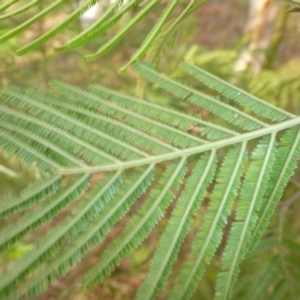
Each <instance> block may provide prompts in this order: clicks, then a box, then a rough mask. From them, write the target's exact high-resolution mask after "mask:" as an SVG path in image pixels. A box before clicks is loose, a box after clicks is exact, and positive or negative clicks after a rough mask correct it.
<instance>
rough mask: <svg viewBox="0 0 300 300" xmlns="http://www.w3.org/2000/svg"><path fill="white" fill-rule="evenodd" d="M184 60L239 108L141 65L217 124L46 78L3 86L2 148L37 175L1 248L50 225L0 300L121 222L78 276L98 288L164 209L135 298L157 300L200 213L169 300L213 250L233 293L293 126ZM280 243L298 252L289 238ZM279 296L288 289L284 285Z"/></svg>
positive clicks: (291, 119) (6, 216)
mask: <svg viewBox="0 0 300 300" xmlns="http://www.w3.org/2000/svg"><path fill="white" fill-rule="evenodd" d="M182 66H183V69H184V70H185V71H186V72H187V75H188V74H191V75H192V76H193V77H195V78H196V79H197V80H200V81H201V82H203V83H204V84H205V85H207V86H209V87H211V88H212V89H215V90H216V91H217V92H219V93H221V95H222V96H224V97H226V98H227V99H229V100H233V101H235V102H237V104H238V106H236V107H235V106H232V105H230V104H227V103H226V101H223V100H221V99H219V98H217V97H212V96H209V95H206V94H203V93H201V92H199V91H198V90H195V89H194V88H193V87H190V86H187V85H186V84H184V83H181V82H178V81H176V80H172V79H169V78H167V77H164V76H162V75H160V74H159V73H157V72H156V71H155V69H154V68H153V67H152V66H151V65H149V64H147V63H138V64H135V69H136V70H137V71H138V72H139V73H140V74H141V76H143V77H145V78H147V79H148V80H150V81H152V82H154V83H156V84H157V85H158V86H160V87H161V88H163V89H164V90H166V91H168V92H171V93H172V94H173V95H174V96H175V97H177V98H179V99H181V100H178V101H189V102H191V103H192V104H194V105H195V106H197V107H199V108H200V109H201V110H206V111H207V112H209V113H212V114H214V115H216V116H217V117H218V118H219V120H218V122H217V123H211V122H207V121H205V120H203V119H201V116H190V115H186V114H182V113H180V112H177V111H174V110H170V109H168V108H164V107H160V106H157V105H154V104H152V103H149V102H146V101H143V100H140V99H136V98H134V97H130V96H127V95H123V94H120V93H118V92H116V91H113V90H110V89H108V88H106V87H103V86H101V85H91V86H89V87H88V88H87V89H86V90H82V89H80V88H78V87H74V86H71V85H68V84H66V83H63V82H59V81H52V82H50V86H51V87H52V91H51V92H48V93H44V92H42V91H38V90H27V91H24V90H22V89H20V88H17V87H13V86H9V87H6V88H3V89H2V91H1V105H0V117H1V121H0V131H1V134H0V141H1V147H2V149H3V150H4V151H5V152H7V153H8V154H13V155H16V156H18V157H19V158H20V159H21V160H22V161H23V162H24V164H32V163H35V164H36V167H37V169H38V170H39V172H40V179H37V180H36V181H35V182H33V183H32V184H31V185H30V186H29V187H27V188H26V189H25V190H24V191H22V193H21V194H20V195H19V196H12V195H9V196H7V197H6V198H4V199H3V200H2V201H1V205H0V217H1V220H2V223H1V224H3V225H2V227H3V228H2V230H1V237H0V251H1V252H2V253H5V252H6V251H8V250H9V249H10V248H11V247H13V246H14V245H15V244H16V243H17V242H19V241H22V240H23V239H24V237H25V238H26V237H27V238H30V236H31V235H32V234H33V231H34V230H39V229H40V228H43V225H44V224H46V223H49V222H53V223H52V224H53V226H52V227H53V229H51V230H50V231H49V232H48V234H46V235H45V236H43V237H41V238H40V240H39V242H38V244H36V245H34V246H33V247H32V249H31V250H30V251H28V252H27V253H26V254H24V255H23V256H22V257H21V258H20V259H19V260H17V261H16V262H15V263H14V264H12V265H11V266H9V267H8V269H7V270H6V271H5V274H4V276H3V278H2V279H1V281H0V298H1V299H2V298H3V299H4V298H5V299H16V298H17V297H19V296H21V295H27V296H28V297H29V298H34V297H35V296H36V295H38V294H40V293H41V292H42V291H43V290H45V289H46V288H47V286H48V285H49V284H51V283H52V282H53V281H54V280H55V279H56V277H57V276H64V275H65V274H67V273H68V271H69V270H70V268H71V267H72V266H74V265H76V264H77V263H79V262H80V261H81V260H83V259H84V257H85V255H86V254H87V253H88V252H89V251H90V250H91V249H92V248H94V247H95V246H96V245H98V244H100V243H102V242H103V240H104V238H105V237H106V236H107V235H108V234H109V233H110V232H111V230H112V229H113V228H114V227H115V225H117V224H118V223H119V222H120V221H121V219H122V218H123V217H124V216H125V215H126V225H125V228H124V230H123V231H122V233H121V234H120V235H119V236H118V238H117V239H115V240H114V241H113V243H111V244H109V245H107V244H104V245H106V246H103V247H105V248H106V249H105V251H103V253H102V255H101V258H100V260H99V262H98V263H97V264H95V265H94V266H93V268H91V269H90V270H89V271H88V272H87V274H86V275H85V276H84V285H85V286H86V287H89V288H91V287H94V286H95V285H96V284H98V283H99V282H101V281H103V280H104V279H105V277H107V276H109V275H110V274H111V272H112V271H113V270H114V268H115V267H116V266H117V265H118V264H119V262H120V261H121V260H122V258H124V257H125V256H127V255H128V254H129V253H131V252H132V251H134V250H135V249H137V248H138V247H139V246H140V244H141V243H142V242H143V241H144V240H145V239H146V238H147V236H148V235H149V234H150V233H151V231H152V230H153V229H154V228H155V227H156V225H157V224H158V223H159V221H160V220H161V219H162V217H164V216H165V213H166V210H167V208H168V207H170V205H171V204H172V203H174V205H173V204H172V205H171V207H172V208H173V206H174V208H173V210H172V213H171V216H170V218H169V221H168V224H167V226H166V228H165V230H164V232H163V234H162V236H161V239H160V242H159V246H158V248H157V250H156V253H155V254H154V257H153V259H152V263H151V266H150V269H149V273H148V275H147V276H146V278H145V281H144V283H143V284H142V285H141V286H140V288H139V290H138V292H137V295H136V299H153V298H155V297H156V296H158V295H159V293H160V292H161V290H163V289H164V288H165V286H166V283H167V280H168V277H169V275H170V274H171V272H172V271H174V270H173V269H174V263H175V261H176V260H177V257H178V254H179V251H180V249H181V246H182V245H183V243H185V241H186V237H187V236H188V235H189V234H190V232H191V229H192V228H193V224H194V222H195V219H196V218H197V215H198V214H199V213H200V211H202V213H203V219H202V221H201V224H200V226H199V228H197V232H196V234H195V235H194V236H193V238H192V243H191V247H190V253H189V255H188V257H187V259H186V262H185V263H184V264H183V265H181V267H180V268H181V270H180V271H179V272H178V274H175V275H176V276H177V275H178V278H177V279H176V286H175V287H174V288H172V291H170V293H169V299H189V298H190V297H191V295H192V294H193V293H194V292H195V290H196V289H197V287H198V283H199V281H200V280H201V278H202V276H203V275H204V273H205V270H206V266H207V265H209V264H210V263H211V262H212V259H213V257H214V256H215V255H216V253H217V251H221V252H222V253H223V254H222V266H221V270H220V273H219V276H218V280H217V284H216V296H215V297H216V299H229V298H230V297H231V295H232V292H233V287H234V284H235V282H236V280H237V278H238V275H239V272H240V266H241V263H242V261H243V259H244V258H245V256H246V255H247V254H248V253H249V252H250V251H254V250H255V249H256V246H257V244H258V242H259V240H260V239H261V237H262V235H263V234H264V232H265V230H266V228H267V226H268V223H269V220H270V218H271V216H272V214H273V212H274V209H275V206H276V204H277V202H278V201H279V200H280V198H281V195H282V193H283V189H284V187H285V186H286V185H287V183H288V181H289V178H290V177H291V175H292V174H293V170H294V169H295V167H296V160H297V158H298V157H299V155H300V143H299V141H300V130H299V125H300V118H299V117H297V116H295V115H293V114H291V113H288V112H286V111H284V110H281V109H279V108H277V107H275V106H272V105H271V104H268V103H266V102H264V101H263V100H261V99H259V98H257V97H254V96H252V95H250V94H248V93H246V92H245V91H243V90H240V89H238V88H236V87H234V86H232V85H231V84H229V83H227V82H225V81H223V80H220V79H218V78H217V77H215V76H213V75H211V74H209V73H207V72H206V71H204V70H202V69H200V68H198V67H196V66H194V65H192V64H190V63H187V62H185V63H183V64H182ZM162 170H163V171H162ZM4 171H5V169H3V170H2V169H1V172H4ZM176 199H177V200H176ZM204 200H205V201H204ZM62 216H64V217H62ZM14 218H18V221H17V223H16V224H14V225H11V224H10V223H11V222H12V220H14ZM228 220H231V221H230V222H228ZM225 226H226V227H225ZM225 228H227V230H230V233H229V237H228V239H227V241H223V239H224V230H225ZM37 235H38V234H37ZM222 241H223V242H226V246H225V247H223V246H222V245H221V244H222ZM285 246H286V247H287V248H288V249H289V251H295V249H298V248H297V247H299V246H298V245H294V243H293V242H290V241H286V242H285ZM223 248H224V249H223ZM292 259H293V258H292V257H289V260H290V261H291V260H292ZM281 283H282V284H283V285H284V282H282V281H281ZM291 284H292V283H291ZM276 288H278V290H280V291H281V290H282V289H283V290H284V289H285V287H282V289H281V285H280V282H278V285H277V286H276ZM282 293H283V292H282Z"/></svg>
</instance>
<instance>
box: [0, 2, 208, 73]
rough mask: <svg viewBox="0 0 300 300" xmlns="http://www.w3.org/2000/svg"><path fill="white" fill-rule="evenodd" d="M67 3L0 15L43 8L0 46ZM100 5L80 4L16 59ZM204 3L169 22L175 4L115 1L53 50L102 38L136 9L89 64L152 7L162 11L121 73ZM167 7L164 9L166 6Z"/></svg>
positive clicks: (192, 5) (191, 5)
mask: <svg viewBox="0 0 300 300" xmlns="http://www.w3.org/2000/svg"><path fill="white" fill-rule="evenodd" d="M14 2H16V1H10V2H9V3H7V4H6V5H2V6H1V7H0V12H1V11H5V10H6V9H7V8H8V7H10V6H11V5H13V4H14ZM67 2H68V1H66V0H57V1H54V2H52V3H50V4H48V3H47V4H46V3H42V2H41V1H40V0H33V1H31V2H30V3H27V4H25V5H24V6H22V7H18V8H17V9H15V10H14V11H12V12H9V13H6V14H3V15H2V16H1V15H0V20H1V19H6V18H9V17H11V16H14V15H17V14H21V13H23V12H26V11H27V10H29V9H30V8H32V7H35V6H37V5H38V4H40V3H41V4H42V5H43V9H42V10H41V11H40V12H37V13H36V14H35V15H33V16H32V17H30V18H29V19H27V20H26V21H24V22H23V23H21V24H20V25H18V26H17V27H15V28H14V29H12V30H10V31H8V32H6V33H5V34H3V35H2V36H0V43H4V42H5V41H7V40H9V39H11V38H12V37H14V36H16V35H18V34H19V33H21V32H23V31H24V30H26V29H27V28H28V27H29V26H30V25H32V24H34V23H35V22H37V21H39V20H40V19H41V18H44V17H47V16H48V15H49V14H50V13H51V12H53V10H56V9H58V8H60V7H63V6H64V5H68V4H67ZM98 2H99V0H86V1H85V2H84V3H83V4H81V5H80V6H79V7H78V8H76V9H74V10H73V11H72V12H71V13H70V14H69V15H68V16H67V17H66V18H65V19H64V20H63V21H61V22H59V23H58V24H57V25H55V26H53V27H52V28H50V29H48V30H47V31H46V32H45V33H43V34H42V35H40V36H38V37H37V38H35V39H34V40H33V41H31V42H29V43H28V44H27V45H25V46H24V47H22V48H20V49H18V50H17V51H16V52H17V54H18V55H24V54H26V53H27V52H29V51H32V50H33V49H35V48H37V47H40V46H41V45H43V44H44V43H46V42H47V41H49V40H50V39H52V38H54V37H55V36H56V35H58V34H60V33H61V32H62V31H63V30H64V29H65V28H66V27H67V26H69V25H70V24H71V23H72V22H73V21H75V20H76V19H77V18H79V17H80V16H81V15H82V14H84V13H85V12H86V11H87V10H88V9H90V8H91V7H93V6H94V5H96V4H97V3H98ZM206 2H207V0H198V1H196V0H191V1H188V2H187V4H186V8H185V9H184V11H183V13H182V14H181V15H180V16H179V17H175V18H171V15H172V12H173V11H174V9H175V8H176V6H177V5H179V3H178V0H168V1H166V3H162V1H161V0H151V1H141V0H129V1H128V2H127V3H124V0H118V1H115V2H114V3H112V4H111V6H110V7H109V8H108V9H107V10H106V11H104V12H103V13H102V15H100V16H99V18H98V20H97V21H96V22H94V23H93V24H92V25H91V26H89V27H88V28H87V29H85V30H83V31H82V32H80V33H79V34H78V35H76V36H75V37H74V38H72V39H71V40H70V41H68V42H67V43H65V44H64V45H61V46H58V47H56V48H55V49H56V50H57V51H66V50H70V49H72V48H75V47H79V46H82V45H84V44H86V43H88V42H90V41H91V40H93V39H95V38H97V37H99V36H102V35H104V34H105V33H106V32H107V30H109V29H110V28H111V27H113V26H114V25H116V24H117V23H118V22H120V21H121V19H122V18H123V17H124V16H125V15H126V14H127V13H129V12H131V11H133V10H136V8H137V9H138V12H137V13H136V15H135V16H133V17H132V18H131V19H130V20H129V21H128V22H126V24H123V26H122V27H121V29H120V30H118V31H117V32H116V34H115V35H114V36H113V37H112V38H110V39H109V40H108V41H107V42H106V43H104V44H103V45H102V46H101V47H100V48H99V50H98V51H96V52H95V53H93V54H89V55H86V58H87V59H88V60H93V59H96V58H98V57H99V56H101V55H103V54H105V53H106V52H107V51H109V50H110V49H111V48H112V47H113V46H115V45H116V44H117V43H119V42H120V41H121V40H122V39H123V38H124V36H125V35H126V34H127V33H128V32H129V31H131V30H133V29H134V28H135V27H136V24H138V23H139V22H140V21H141V20H143V19H144V18H146V16H147V15H148V14H149V13H150V11H152V10H153V9H154V8H155V7H157V6H160V7H162V8H161V10H162V12H161V15H160V17H159V18H158V20H157V21H156V23H155V24H154V26H153V28H152V29H151V31H150V32H149V33H148V35H147V36H146V37H145V39H144V41H143V43H142V45H141V46H140V47H139V48H138V50H137V51H136V52H135V53H134V54H133V56H132V57H131V59H130V61H129V62H128V64H126V66H125V67H123V68H122V69H121V71H122V70H125V69H126V67H127V66H128V65H129V64H132V63H133V62H135V61H137V60H139V59H140V58H141V57H143V56H144V54H145V53H146V52H147V51H148V50H149V49H150V47H151V46H152V45H154V44H155V42H156V41H157V40H158V39H159V38H160V37H161V35H162V31H163V29H165V28H166V30H164V33H163V35H164V36H166V35H167V34H168V32H170V30H171V29H172V28H173V27H174V26H176V25H177V24H178V23H179V22H181V21H182V20H183V19H184V18H185V17H186V16H187V15H188V14H190V13H191V12H192V11H194V10H195V9H196V8H198V7H200V6H202V5H204V4H205V3H206ZM165 4H166V5H165Z"/></svg>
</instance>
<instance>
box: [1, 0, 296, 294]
mask: <svg viewBox="0 0 300 300" xmlns="http://www.w3.org/2000/svg"><path fill="white" fill-rule="evenodd" d="M77 2H78V1H69V3H68V4H65V7H64V10H63V11H61V12H60V13H58V14H55V16H53V17H51V18H47V19H46V20H42V21H40V22H38V23H36V24H34V25H33V26H31V27H30V28H29V30H27V31H26V32H25V33H24V34H23V35H21V36H18V37H17V38H13V39H11V40H10V41H8V42H6V43H5V44H3V45H1V46H0V85H1V86H6V85H10V84H17V85H21V86H25V87H31V88H46V83H47V82H48V81H49V80H50V79H52V78H57V79H60V80H63V81H66V82H68V83H70V84H73V85H78V86H81V87H85V86H86V85H88V84H92V83H101V84H103V85H107V86H108V87H110V88H114V89H117V90H118V91H121V92H124V93H127V94H132V95H136V94H137V95H138V96H143V97H144V98H146V99H147V100H148V101H153V102H156V103H158V104H160V105H166V106H171V107H173V108H175V109H179V110H181V111H185V112H188V113H191V114H195V113H201V114H202V117H203V118H204V119H205V118H207V115H206V112H205V111H195V110H194V109H195V108H193V107H191V106H190V105H189V104H188V103H185V102H184V101H176V102H175V101H174V99H173V98H172V97H171V96H170V95H168V94H167V93H163V92H162V91H161V90H158V89H157V88H156V87H155V86H149V85H147V84H145V82H143V80H142V79H141V78H138V76H137V75H136V74H135V73H134V72H133V70H132V69H131V68H128V70H127V72H126V73H125V74H118V73H117V70H118V69H119V68H120V67H121V66H123V65H124V64H125V63H126V62H127V61H128V60H129V58H130V56H131V55H132V53H133V52H134V50H136V49H137V48H138V46H139V45H140V44H141V42H142V40H143V38H144V37H145V35H146V33H147V32H148V31H149V28H150V26H152V25H153V24H154V22H155V20H157V18H158V16H159V12H160V11H159V10H160V7H158V8H157V9H156V10H154V11H153V12H151V13H150V14H149V15H148V17H147V18H146V19H144V20H143V22H142V23H140V25H139V26H138V28H137V29H136V30H135V31H134V32H130V33H129V34H128V35H127V36H126V37H125V39H124V40H123V41H122V42H121V44H119V45H118V46H117V47H115V49H114V50H113V51H112V52H110V53H108V54H107V55H106V56H104V57H102V58H100V59H98V60H96V61H93V62H90V63H88V62H86V61H85V59H84V57H83V53H85V54H86V53H89V52H92V51H93V50H96V49H97V48H98V47H99V46H100V45H101V44H102V43H103V42H104V41H105V38H106V37H105V36H104V37H101V38H99V39H96V40H94V41H93V42H91V43H89V44H88V45H87V46H85V47H83V48H79V49H76V50H72V51H69V52H66V53H55V52H54V50H53V46H55V45H60V44H62V43H64V42H66V41H67V40H68V39H70V38H71V37H72V36H74V35H75V34H76V33H78V32H80V31H81V30H82V28H84V27H85V26H88V25H89V22H92V20H91V19H89V18H88V16H87V15H86V16H85V18H84V19H80V20H78V21H77V23H73V24H72V25H71V26H69V27H68V28H67V30H65V32H64V34H63V35H59V36H58V37H57V38H55V39H54V40H52V41H50V42H48V43H47V44H46V45H45V46H42V47H41V48H39V49H38V50H35V51H32V52H30V53H29V54H27V55H25V56H22V57H18V56H16V55H15V54H14V50H16V49H17V48H19V47H21V46H22V45H23V44H24V42H27V41H29V40H31V39H32V38H33V37H35V36H39V35H41V34H42V33H43V32H44V31H45V30H46V29H47V28H50V27H51V26H53V24H56V23H57V22H58V20H61V19H63V18H64V17H65V15H66V12H68V11H72V10H73V9H74V7H75V6H76V5H77V4H78V3H77ZM102 2H103V3H105V1H104V0H103V1H102ZM102 2H101V3H102ZM186 2H187V1H184V0H182V1H179V3H180V4H181V5H182V7H184V6H185V5H186ZM40 5H42V4H40ZM41 8H42V7H41V6H37V7H36V8H34V9H33V10H40V9H41ZM103 9H105V8H104V7H103V8H99V9H98V11H96V12H95V17H96V18H97V15H99V14H101V11H102V10H103ZM286 10H287V8H286V7H284V6H282V5H278V4H276V3H275V2H274V1H270V0H254V1H252V0H247V1H246V0H231V1H223V0H210V1H209V3H208V4H206V5H205V6H204V7H202V8H201V9H199V11H198V12H197V13H196V14H194V15H193V16H191V17H189V18H188V19H187V20H185V22H184V23H182V25H181V26H180V27H179V30H178V31H177V32H175V33H174V35H173V36H172V37H171V38H170V40H169V42H168V43H167V44H166V45H165V47H164V49H162V51H161V52H160V55H159V57H156V61H155V63H156V64H157V67H158V69H159V70H160V72H162V73H165V74H168V76H171V77H176V78H181V77H182V76H183V72H182V71H181V70H180V69H179V68H178V63H179V62H180V61H181V60H182V59H186V60H188V61H190V62H192V63H195V64H196V65H198V66H200V67H202V68H204V69H206V70H208V71H209V72H211V73H213V74H215V75H217V76H219V77H221V78H223V79H225V80H227V81H230V82H232V83H234V84H236V85H238V86H239V87H242V88H244V89H245V90H247V91H248V92H250V93H252V94H254V95H256V96H258V97H261V98H262V99H264V100H266V101H269V102H270V103H272V104H275V105H277V106H279V107H281V108H283V109H286V110H289V111H292V112H293V113H295V114H299V110H300V104H299V103H300V102H299V95H300V80H299V79H300V34H299V29H300V17H299V16H300V15H299V14H293V13H289V14H288V13H286ZM181 11H182V10H181V8H180V7H178V8H177V10H175V11H174V15H179V13H180V12H181ZM31 14H32V11H29V12H28V13H25V14H22V15H20V16H16V17H13V18H10V19H8V20H4V21H1V23H0V34H2V33H4V32H6V31H7V29H8V28H12V27H14V26H16V25H18V24H19V23H20V22H21V20H25V19H26V18H27V17H28V16H29V15H31ZM126 18H127V19H126ZM126 18H125V19H123V20H122V21H121V22H120V23H118V25H117V28H120V27H122V26H123V24H124V23H126V20H128V18H130V15H127V16H126ZM117 28H113V29H112V30H110V32H109V35H112V34H113V32H114V30H116V29H117ZM158 58H159V59H158ZM184 79H185V82H186V80H187V79H186V78H184ZM190 80H191V82H190V84H194V82H193V81H192V79H190ZM198 88H199V89H201V90H202V91H205V92H207V93H210V91H209V90H207V89H206V88H205V87H204V86H198ZM0 165H3V166H6V167H7V168H9V169H10V170H12V171H15V172H16V173H15V174H12V176H11V177H12V178H13V180H8V178H5V177H1V181H0V196H1V195H3V194H4V193H7V192H13V193H18V192H19V191H20V190H21V189H22V188H23V187H24V186H26V185H27V184H28V182H29V181H31V180H33V179H34V178H36V176H38V173H37V171H36V170H35V166H23V165H22V164H21V162H20V161H18V159H17V158H16V157H9V158H8V157H7V156H6V154H5V153H3V152H1V146H0ZM10 179H11V178H10ZM299 186H300V171H298V173H296V174H295V176H294V178H293V181H292V182H291V183H290V184H289V186H288V188H287V189H286V192H285V195H284V197H283V199H282V201H281V203H280V205H279V207H278V210H277V213H276V215H275V216H274V218H273V222H272V224H271V226H270V232H268V235H267V237H268V238H270V239H272V243H271V242H270V244H269V247H267V246H266V245H267V243H266V242H265V244H263V245H265V247H260V249H258V251H261V252H260V253H261V254H262V255H261V256H260V257H263V255H264V256H265V257H270V256H271V257H273V258H274V257H276V256H277V255H279V254H280V251H279V250H278V247H277V246H276V243H274V239H275V240H276V239H278V240H280V239H281V240H282V239H284V238H285V237H288V238H291V234H292V233H293V232H294V233H295V232H299V230H300V221H299V220H300V218H299V199H298V198H299V197H300V195H299ZM169 213H170V212H169ZM200 221H201V220H200V217H199V222H200ZM123 222H124V223H125V222H126V217H125V218H124V220H122V222H121V223H123ZM196 225H197V224H196ZM196 225H195V226H196ZM0 226H1V224H0ZM48 226H51V224H50V225H49V224H48ZM164 226H165V222H164V221H163V222H162V223H161V224H160V225H159V226H158V228H157V229H156V230H154V231H153V232H152V234H151V235H150V236H149V237H148V239H147V240H146V242H145V243H144V244H143V245H142V246H141V247H140V248H139V249H138V250H137V251H135V252H134V253H133V254H132V255H131V256H130V257H128V259H126V260H123V261H122V263H121V265H120V266H119V268H118V269H117V270H116V271H115V272H114V273H113V276H111V277H110V278H108V279H107V280H106V281H105V282H104V283H103V284H102V285H99V286H98V287H97V288H96V289H95V290H94V291H91V292H90V291H84V290H82V287H81V285H80V280H79V277H80V274H81V273H82V271H83V269H88V268H89V266H91V265H93V263H94V262H95V261H96V260H97V258H98V257H99V252H100V251H101V246H99V247H96V248H95V249H94V250H93V251H92V252H91V253H90V254H89V255H88V256H87V257H86V258H85V260H84V264H83V265H81V266H80V267H75V268H73V270H72V271H71V272H70V274H69V275H68V276H66V277H65V278H64V279H62V280H60V281H57V282H56V283H55V284H54V285H53V286H52V287H51V288H50V289H49V290H48V291H47V292H46V293H44V294H43V295H42V296H40V297H39V299H41V300H42V299H75V300H79V299H109V300H110V299H116V300H117V299H132V298H133V295H134V293H135V291H136V289H137V287H138V286H139V284H140V282H141V281H142V279H143V277H144V275H145V272H146V271H147V269H148V262H149V259H150V257H151V255H152V254H153V251H154V250H155V248H156V246H157V243H158V241H157V238H156V234H157V233H158V232H161V231H162V230H163V229H164ZM121 230H122V224H121V226H120V227H118V228H117V229H116V230H115V231H114V232H113V233H112V234H110V235H109V236H108V238H107V239H106V240H105V241H106V242H109V241H111V240H112V239H114V236H116V235H117V234H118V232H120V231H121ZM39 234H43V233H42V232H39ZM297 239H298V240H297ZM281 240H280V241H281ZM296 240H297V241H298V242H299V237H296ZM32 242H34V239H33V240H32ZM104 244H105V243H104ZM279 244H282V243H279ZM274 245H275V246H274ZM276 247H277V248H276ZM282 247H283V246H282ZM184 248H185V247H183V251H182V252H181V254H180V256H179V259H181V258H182V259H184V252H185V251H184ZM26 249H30V243H29V242H28V243H27V244H26V243H25V244H20V245H17V246H16V247H14V248H12V249H11V250H10V251H8V252H7V253H6V256H5V257H3V258H2V259H1V260H2V264H3V265H4V266H5V265H6V264H9V262H10V260H13V259H17V258H18V257H19V256H20V255H22V253H23V252H24V251H26ZM261 249H263V250H261ZM278 253H279V254H278ZM250 259H251V258H249V262H250V263H251V264H252V269H251V270H250V271H249V264H248V265H247V263H246V264H245V266H244V269H243V272H242V274H243V275H242V277H241V282H243V280H244V278H243V276H244V275H247V276H245V278H247V280H250V279H249V278H251V277H249V272H251V275H252V276H253V277H255V274H258V272H259V270H260V269H261V268H260V266H261V263H260V261H259V260H258V261H254V262H253V263H252V261H251V260H250ZM261 259H262V260H263V261H264V259H263V258H261ZM0 263H1V261H0ZM255 263H256V264H257V268H255ZM298 263H299V264H300V261H298ZM218 266H219V262H218V260H216V262H215V264H214V265H213V266H211V267H209V268H208V272H207V275H206V277H205V278H204V279H203V280H202V282H201V284H200V287H199V290H198V292H197V293H196V295H195V299H212V298H213V286H214V281H215V276H216V269H217V267H218ZM281 267H282V268H283V269H284V266H281ZM279 269H280V267H279ZM247 272H248V273H247ZM283 273H284V271H283ZM283 273H282V272H281V274H280V275H282V274H283ZM282 276H283V275H282ZM299 276H300V274H299ZM283 280H285V279H283ZM238 285H239V284H238ZM241 293H242V292H241V288H240V289H237V292H236V299H242V297H241ZM165 296H166V295H162V297H165ZM162 299H165V298H162ZM248 299H259V297H255V298H253V297H251V295H250V298H248ZM262 299H264V298H262ZM265 299H266V298H265Z"/></svg>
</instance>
